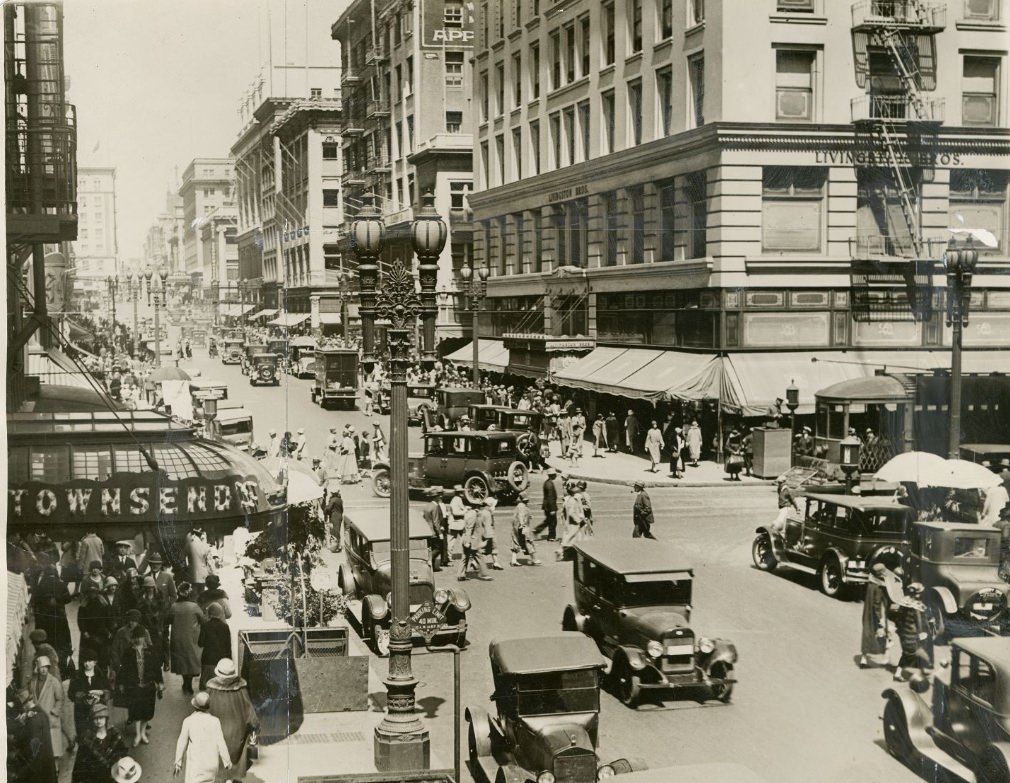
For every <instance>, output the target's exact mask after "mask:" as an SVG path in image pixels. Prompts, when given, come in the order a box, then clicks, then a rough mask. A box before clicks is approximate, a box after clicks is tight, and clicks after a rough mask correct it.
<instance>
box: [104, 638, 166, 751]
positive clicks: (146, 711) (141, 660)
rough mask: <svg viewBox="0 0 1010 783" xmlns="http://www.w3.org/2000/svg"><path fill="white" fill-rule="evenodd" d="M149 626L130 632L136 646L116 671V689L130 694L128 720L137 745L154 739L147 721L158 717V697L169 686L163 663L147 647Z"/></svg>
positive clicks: (127, 705)
mask: <svg viewBox="0 0 1010 783" xmlns="http://www.w3.org/2000/svg"><path fill="white" fill-rule="evenodd" d="M147 640H148V636H147V630H146V629H145V628H144V626H142V625H138V626H137V627H135V628H134V629H133V631H132V633H131V634H130V641H131V643H132V647H131V648H130V649H129V650H127V651H126V653H125V654H124V655H123V660H122V661H121V662H120V664H119V671H118V672H117V673H116V690H117V691H118V692H119V693H120V694H122V695H123V696H125V697H126V709H127V715H126V723H127V725H129V724H131V723H132V724H133V727H134V735H133V747H137V746H138V745H140V744H141V743H144V744H145V745H146V744H148V742H149V741H150V740H149V739H148V737H147V724H148V723H149V722H150V720H151V719H152V718H154V706H155V699H156V698H161V694H162V693H163V692H164V690H165V685H164V682H163V680H162V675H161V666H160V665H159V663H158V661H157V660H156V658H155V656H154V655H152V654H151V652H150V650H148V649H147Z"/></svg>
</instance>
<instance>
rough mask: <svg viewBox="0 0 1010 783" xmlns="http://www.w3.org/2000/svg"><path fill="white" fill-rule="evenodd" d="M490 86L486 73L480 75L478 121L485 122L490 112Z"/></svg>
mask: <svg viewBox="0 0 1010 783" xmlns="http://www.w3.org/2000/svg"><path fill="white" fill-rule="evenodd" d="M490 101H491V95H490V85H489V84H488V75H487V71H482V72H481V74H480V121H481V122H487V118H488V115H489V114H490V113H491V112H490Z"/></svg>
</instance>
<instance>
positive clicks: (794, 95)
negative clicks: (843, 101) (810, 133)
mask: <svg viewBox="0 0 1010 783" xmlns="http://www.w3.org/2000/svg"><path fill="white" fill-rule="evenodd" d="M815 62H816V54H815V52H812V51H790V50H784V49H779V50H777V51H776V52H775V119H777V120H791V121H799V120H812V119H813V118H814V64H815Z"/></svg>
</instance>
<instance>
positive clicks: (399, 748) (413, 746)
mask: <svg viewBox="0 0 1010 783" xmlns="http://www.w3.org/2000/svg"><path fill="white" fill-rule="evenodd" d="M384 724H385V721H383V722H382V723H380V724H379V725H378V726H376V727H375V768H376V769H377V770H379V771H380V772H408V771H412V770H425V769H431V738H430V737H429V736H428V730H427V729H426V728H424V726H423V725H422V726H421V728H420V730H419V731H413V732H410V733H402V732H400V731H394V732H390V731H388V730H387V728H386V726H385V725H384ZM394 728H398V727H394Z"/></svg>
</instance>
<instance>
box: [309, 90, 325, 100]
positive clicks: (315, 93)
mask: <svg viewBox="0 0 1010 783" xmlns="http://www.w3.org/2000/svg"><path fill="white" fill-rule="evenodd" d="M309 97H310V98H312V99H313V100H316V99H319V98H322V97H323V88H322V87H312V88H310V89H309Z"/></svg>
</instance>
